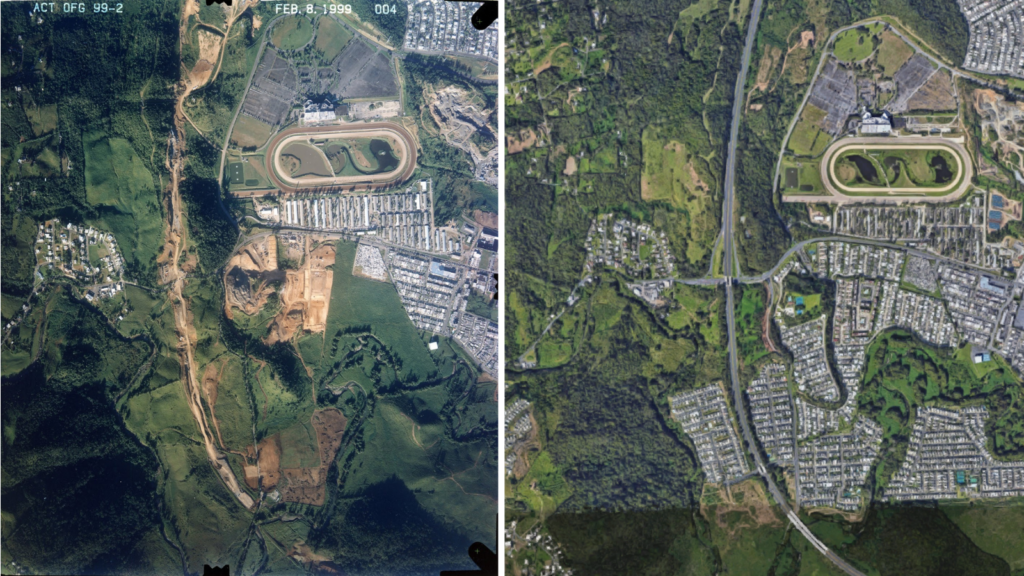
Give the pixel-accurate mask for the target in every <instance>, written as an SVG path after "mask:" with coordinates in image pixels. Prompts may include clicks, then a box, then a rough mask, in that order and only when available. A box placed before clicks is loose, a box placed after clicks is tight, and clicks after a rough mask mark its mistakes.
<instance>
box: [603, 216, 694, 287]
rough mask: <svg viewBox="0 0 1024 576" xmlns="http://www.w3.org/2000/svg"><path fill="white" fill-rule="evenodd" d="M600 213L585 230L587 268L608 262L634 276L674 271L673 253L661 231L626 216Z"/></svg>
mask: <svg viewBox="0 0 1024 576" xmlns="http://www.w3.org/2000/svg"><path fill="white" fill-rule="evenodd" d="M613 218H614V217H613V216H612V215H611V214H602V215H600V216H598V217H597V218H595V219H594V220H592V221H591V223H590V230H589V231H588V232H587V240H586V247H587V263H586V272H587V273H590V272H592V271H593V270H594V267H595V266H608V267H611V268H615V269H616V270H621V271H623V272H624V273H626V274H627V275H629V276H633V277H636V278H649V277H654V278H666V277H669V276H671V275H672V274H673V272H674V271H675V257H673V256H672V253H671V251H669V247H668V238H667V237H666V236H665V232H664V231H655V230H654V229H653V228H652V227H651V225H650V224H641V223H637V222H633V221H632V220H628V219H625V218H622V219H619V220H613Z"/></svg>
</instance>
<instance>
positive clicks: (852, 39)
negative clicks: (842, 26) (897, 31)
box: [833, 24, 882, 62]
mask: <svg viewBox="0 0 1024 576" xmlns="http://www.w3.org/2000/svg"><path fill="white" fill-rule="evenodd" d="M881 29H882V25H881V24H872V25H870V26H860V27H858V28H854V29H853V30H847V31H846V32H843V33H842V34H840V35H839V37H838V38H836V44H835V48H834V49H833V52H834V53H835V55H836V58H838V59H839V60H842V61H843V62H857V61H860V60H863V59H865V58H867V57H868V56H870V55H871V53H872V52H874V51H875V44H874V38H875V37H876V35H877V34H878V33H879V32H880V31H881Z"/></svg>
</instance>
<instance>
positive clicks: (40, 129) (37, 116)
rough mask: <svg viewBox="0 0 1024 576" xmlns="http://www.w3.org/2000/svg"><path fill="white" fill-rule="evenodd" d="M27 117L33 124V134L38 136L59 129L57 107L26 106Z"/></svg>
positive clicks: (51, 105) (52, 105)
mask: <svg viewBox="0 0 1024 576" xmlns="http://www.w3.org/2000/svg"><path fill="white" fill-rule="evenodd" d="M25 116H27V117H28V121H29V122H30V123H31V124H32V132H34V133H35V135H36V136H42V135H43V134H46V133H47V132H52V131H53V130H54V129H56V128H57V105H56V104H50V105H47V106H28V105H26V106H25Z"/></svg>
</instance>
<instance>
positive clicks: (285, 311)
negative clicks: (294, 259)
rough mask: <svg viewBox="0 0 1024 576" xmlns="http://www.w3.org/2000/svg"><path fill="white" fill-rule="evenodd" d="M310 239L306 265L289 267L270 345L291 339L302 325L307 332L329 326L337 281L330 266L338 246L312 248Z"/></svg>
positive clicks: (271, 329) (326, 245) (271, 328)
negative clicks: (334, 285)
mask: <svg viewBox="0 0 1024 576" xmlns="http://www.w3.org/2000/svg"><path fill="white" fill-rule="evenodd" d="M309 242H310V240H309V238H308V237H307V238H306V245H305V251H306V252H307V253H308V257H306V258H305V261H304V262H303V264H302V267H301V268H299V269H298V270H289V271H288V272H287V273H286V275H285V283H284V288H283V290H282V291H281V303H282V307H281V312H280V313H279V314H278V315H277V316H276V317H274V319H273V320H272V321H271V324H270V334H269V335H268V336H267V339H266V343H267V344H275V343H277V342H287V341H289V340H291V339H292V336H294V335H295V332H296V331H297V330H298V329H299V326H301V327H302V328H303V330H305V331H307V332H323V331H324V330H325V329H326V327H327V312H328V308H329V305H330V298H331V286H332V285H333V284H334V272H333V271H331V270H329V269H328V267H329V266H333V265H334V245H333V244H323V245H321V246H319V247H318V248H316V249H315V250H313V251H310V250H309Z"/></svg>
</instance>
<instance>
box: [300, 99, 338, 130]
mask: <svg viewBox="0 0 1024 576" xmlns="http://www.w3.org/2000/svg"><path fill="white" fill-rule="evenodd" d="M336 119H337V117H336V116H335V114H334V104H333V103H332V102H330V101H328V100H324V101H322V102H313V101H312V100H306V103H305V104H303V106H302V122H303V125H305V126H315V125H318V124H329V123H332V122H334V121H335V120H336Z"/></svg>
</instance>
